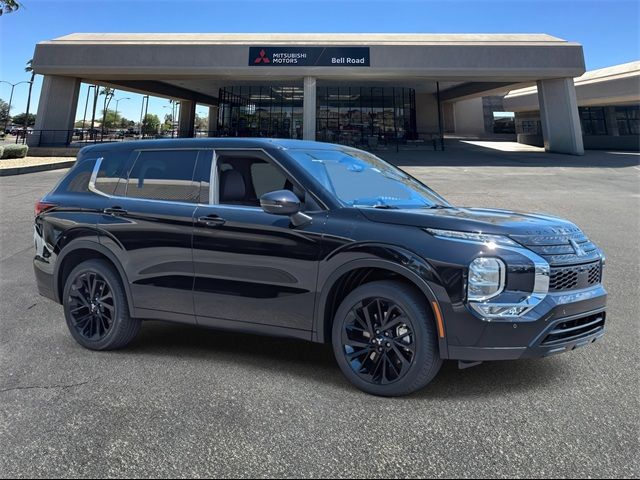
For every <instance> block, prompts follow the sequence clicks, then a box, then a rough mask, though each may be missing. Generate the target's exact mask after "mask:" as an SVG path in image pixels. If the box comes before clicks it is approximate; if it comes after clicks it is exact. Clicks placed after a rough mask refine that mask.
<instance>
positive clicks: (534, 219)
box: [360, 207, 581, 235]
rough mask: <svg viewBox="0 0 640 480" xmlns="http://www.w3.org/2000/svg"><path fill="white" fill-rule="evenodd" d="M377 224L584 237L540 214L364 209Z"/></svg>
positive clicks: (572, 227)
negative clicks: (577, 235)
mask: <svg viewBox="0 0 640 480" xmlns="http://www.w3.org/2000/svg"><path fill="white" fill-rule="evenodd" d="M360 211H361V212H362V214H363V215H364V216H365V217H367V218H368V219H369V220H371V221H374V222H381V223H389V224H395V225H408V226H416V227H421V228H439V229H443V230H459V231H464V232H481V233H490V234H497V235H571V234H576V233H581V232H580V229H579V228H578V227H577V226H575V225H574V224H573V223H571V222H569V221H567V220H563V219H561V218H558V217H552V216H549V215H542V214H538V213H519V212H512V211H509V210H497V209H485V208H458V207H456V208H443V209H375V208H361V209H360Z"/></svg>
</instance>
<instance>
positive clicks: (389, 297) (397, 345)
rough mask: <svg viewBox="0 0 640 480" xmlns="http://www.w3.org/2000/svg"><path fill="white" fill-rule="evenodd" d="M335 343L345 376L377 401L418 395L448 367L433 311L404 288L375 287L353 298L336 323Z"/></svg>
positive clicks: (357, 291)
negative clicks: (441, 354)
mask: <svg viewBox="0 0 640 480" xmlns="http://www.w3.org/2000/svg"><path fill="white" fill-rule="evenodd" d="M377 312H381V314H380V313H377ZM367 316H368V317H369V318H368V319H367ZM379 318H382V321H383V323H382V324H380V323H377V322H378V319H379ZM369 324H371V326H368V325H369ZM376 325H378V327H379V328H378V329H377V332H376V328H375V326H376ZM386 334H388V336H387V335H386ZM372 337H373V338H372ZM381 342H382V344H381ZM332 343H333V351H334V354H335V357H336V360H337V362H338V365H339V366H340V369H341V370H342V373H344V375H345V376H346V377H347V379H348V380H349V381H350V382H351V383H352V384H353V385H355V386H356V387H357V388H359V389H360V390H362V391H364V392H367V393H370V394H372V395H378V396H383V397H398V396H403V395H409V394H411V393H414V392H416V391H418V390H420V389H422V388H423V387H425V386H426V385H427V384H429V382H431V380H433V378H434V377H435V376H436V374H437V373H438V371H439V370H440V367H441V366H442V359H441V358H440V354H439V350H438V336H437V331H436V326H435V322H434V319H433V315H432V312H431V309H430V308H429V306H428V303H427V302H426V299H425V297H424V295H423V294H422V293H421V292H420V291H418V290H417V289H416V288H414V287H412V286H410V285H407V284H405V283H401V282H396V281H387V280H385V281H378V282H371V283H367V284H364V285H362V286H360V287H358V288H356V289H355V290H354V291H353V292H351V293H350V294H349V295H347V297H346V298H345V299H344V300H343V301H342V303H341V304H340V306H339V307H338V310H337V312H336V315H335V318H334V321H333V328H332ZM403 359H404V361H403Z"/></svg>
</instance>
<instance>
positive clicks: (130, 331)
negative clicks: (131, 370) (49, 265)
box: [62, 259, 141, 350]
mask: <svg viewBox="0 0 640 480" xmlns="http://www.w3.org/2000/svg"><path fill="white" fill-rule="evenodd" d="M99 297H100V298H99ZM62 298H63V305H64V315H65V318H66V320H67V326H68V327H69V331H70V332H71V335H72V336H73V338H74V339H75V340H76V342H78V343H79V344H80V345H82V346H83V347H85V348H88V349H90V350H116V349H119V348H124V347H125V346H127V345H128V344H129V343H130V342H131V341H132V340H133V339H134V338H135V337H136V335H137V334H138V332H139V331H140V325H141V321H140V320H139V319H136V318H131V315H130V314H129V305H128V303H127V297H126V295H125V291H124V287H123V285H122V280H121V279H120V276H119V275H118V273H117V272H116V270H115V269H114V268H113V267H112V266H111V265H110V264H109V263H108V262H106V261H105V260H97V259H96V260H87V261H86V262H82V263H81V264H80V265H78V266H77V267H76V268H74V269H73V270H72V271H71V273H70V274H69V275H68V277H67V278H66V281H65V285H64V291H63V297H62Z"/></svg>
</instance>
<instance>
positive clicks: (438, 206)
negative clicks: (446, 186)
mask: <svg viewBox="0 0 640 480" xmlns="http://www.w3.org/2000/svg"><path fill="white" fill-rule="evenodd" d="M423 208H429V209H431V210H440V209H443V208H456V207H452V206H450V205H440V204H438V205H431V206H430V207H423Z"/></svg>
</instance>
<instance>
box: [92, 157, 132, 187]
mask: <svg viewBox="0 0 640 480" xmlns="http://www.w3.org/2000/svg"><path fill="white" fill-rule="evenodd" d="M130 154H131V151H130V150H126V151H122V152H110V153H105V154H104V156H103V158H102V161H101V162H100V167H99V170H98V175H97V176H96V181H95V183H94V187H95V188H96V190H98V191H100V192H102V193H105V194H107V195H114V194H116V188H117V187H118V182H119V181H120V179H121V178H122V177H123V175H124V171H123V170H124V166H125V164H126V163H127V159H128V158H129V155H130Z"/></svg>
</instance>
